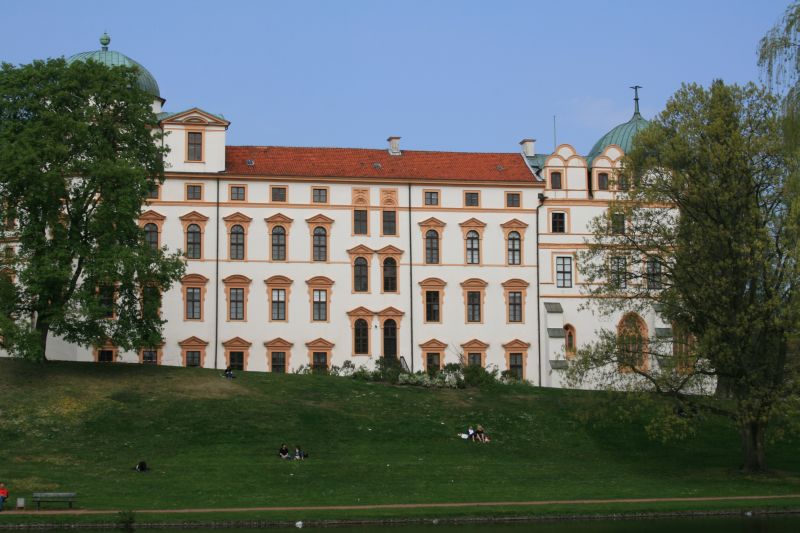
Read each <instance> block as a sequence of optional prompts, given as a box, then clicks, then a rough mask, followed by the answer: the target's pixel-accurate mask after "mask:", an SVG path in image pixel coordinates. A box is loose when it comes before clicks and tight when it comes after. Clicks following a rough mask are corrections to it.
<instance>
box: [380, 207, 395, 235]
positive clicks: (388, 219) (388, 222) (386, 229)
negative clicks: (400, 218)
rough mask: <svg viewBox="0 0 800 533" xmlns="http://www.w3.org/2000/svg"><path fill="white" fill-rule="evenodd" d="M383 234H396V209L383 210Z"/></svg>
mask: <svg viewBox="0 0 800 533" xmlns="http://www.w3.org/2000/svg"><path fill="white" fill-rule="evenodd" d="M383 234H384V235H397V211H383Z"/></svg>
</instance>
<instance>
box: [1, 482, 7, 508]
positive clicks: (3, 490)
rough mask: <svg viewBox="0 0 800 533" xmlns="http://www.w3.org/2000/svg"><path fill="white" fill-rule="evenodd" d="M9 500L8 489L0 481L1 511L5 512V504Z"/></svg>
mask: <svg viewBox="0 0 800 533" xmlns="http://www.w3.org/2000/svg"><path fill="white" fill-rule="evenodd" d="M7 499H8V489H7V488H6V484H5V483H3V482H2V481H0V511H2V510H3V504H4V503H5V501H6V500H7Z"/></svg>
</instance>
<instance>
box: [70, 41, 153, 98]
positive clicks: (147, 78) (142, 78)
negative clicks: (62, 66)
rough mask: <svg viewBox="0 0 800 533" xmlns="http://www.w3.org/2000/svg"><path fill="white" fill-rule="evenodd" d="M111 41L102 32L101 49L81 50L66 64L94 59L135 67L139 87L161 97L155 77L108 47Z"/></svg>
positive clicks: (107, 63) (99, 61)
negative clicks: (137, 72)
mask: <svg viewBox="0 0 800 533" xmlns="http://www.w3.org/2000/svg"><path fill="white" fill-rule="evenodd" d="M110 42H111V37H109V36H108V34H105V33H104V34H103V36H102V37H100V44H101V45H102V49H100V50H94V51H92V52H81V53H79V54H75V55H73V56H71V57H69V58H67V64H70V63H72V62H74V61H88V60H90V59H91V60H94V61H97V62H98V63H102V64H104V65H106V66H109V67H118V66H125V67H135V68H136V69H137V70H138V71H139V87H140V88H141V89H142V90H144V91H147V92H148V93H150V94H152V95H153V96H155V97H156V98H161V92H160V91H159V90H158V83H157V82H156V79H155V78H154V77H153V75H152V74H150V72H149V71H148V70H147V69H146V68H144V67H143V66H142V65H141V64H139V63H138V62H136V61H134V60H133V59H131V58H130V57H128V56H126V55H125V54H120V53H119V52H116V51H114V50H109V49H108V44H109V43H110Z"/></svg>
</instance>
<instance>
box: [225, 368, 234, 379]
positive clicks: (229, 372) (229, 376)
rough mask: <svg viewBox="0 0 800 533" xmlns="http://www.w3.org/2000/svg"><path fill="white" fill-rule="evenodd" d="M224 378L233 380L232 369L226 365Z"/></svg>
mask: <svg viewBox="0 0 800 533" xmlns="http://www.w3.org/2000/svg"><path fill="white" fill-rule="evenodd" d="M225 377H226V378H228V379H233V367H231V365H228V367H227V368H226V369H225Z"/></svg>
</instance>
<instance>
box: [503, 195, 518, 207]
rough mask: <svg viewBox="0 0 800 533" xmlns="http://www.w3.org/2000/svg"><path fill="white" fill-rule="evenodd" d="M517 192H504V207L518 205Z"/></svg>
mask: <svg viewBox="0 0 800 533" xmlns="http://www.w3.org/2000/svg"><path fill="white" fill-rule="evenodd" d="M519 205H520V201H519V193H518V192H510V193H507V194H506V207H519Z"/></svg>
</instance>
